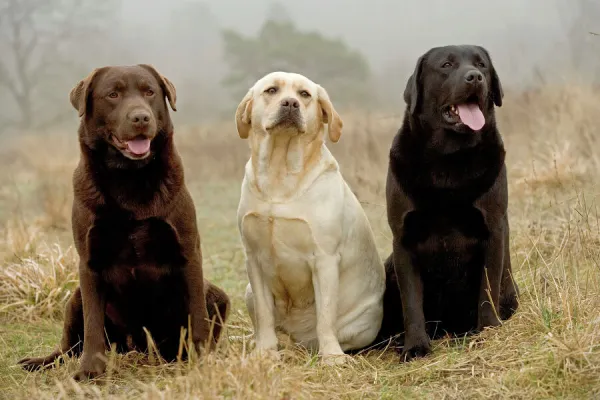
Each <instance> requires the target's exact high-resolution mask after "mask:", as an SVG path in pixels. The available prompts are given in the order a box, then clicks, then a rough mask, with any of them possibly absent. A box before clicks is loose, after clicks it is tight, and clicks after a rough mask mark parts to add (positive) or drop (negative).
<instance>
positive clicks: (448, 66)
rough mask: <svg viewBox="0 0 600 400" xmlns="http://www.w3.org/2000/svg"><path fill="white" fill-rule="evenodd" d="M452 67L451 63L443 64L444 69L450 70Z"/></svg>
mask: <svg viewBox="0 0 600 400" xmlns="http://www.w3.org/2000/svg"><path fill="white" fill-rule="evenodd" d="M451 66H452V63H451V62H450V61H446V62H445V63H444V64H442V68H450V67H451Z"/></svg>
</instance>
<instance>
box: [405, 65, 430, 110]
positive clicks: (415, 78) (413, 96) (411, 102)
mask: <svg viewBox="0 0 600 400" xmlns="http://www.w3.org/2000/svg"><path fill="white" fill-rule="evenodd" d="M425 56H426V54H424V55H422V56H421V57H419V59H418V60H417V65H416V66H415V71H414V72H413V74H412V75H411V76H410V77H409V78H408V81H407V82H406V88H405V89H404V101H405V102H406V105H407V106H408V109H409V111H410V113H411V114H413V115H414V114H415V112H416V111H417V107H418V105H419V101H420V100H421V94H422V91H423V85H422V82H421V71H422V70H423V63H424V62H425Z"/></svg>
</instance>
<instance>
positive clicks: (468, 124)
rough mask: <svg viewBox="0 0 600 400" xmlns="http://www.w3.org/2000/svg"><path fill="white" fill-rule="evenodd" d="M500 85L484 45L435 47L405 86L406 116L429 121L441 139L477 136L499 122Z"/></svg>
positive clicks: (420, 60) (427, 125)
mask: <svg viewBox="0 0 600 400" xmlns="http://www.w3.org/2000/svg"><path fill="white" fill-rule="evenodd" d="M502 97H503V92H502V86H501V84H500V79H499V78H498V74H497V73H496V70H495V69H494V65H493V64H492V60H491V58H490V55H489V54H488V52H487V50H486V49H484V48H483V47H480V46H471V45H463V46H444V47H435V48H432V49H431V50H429V51H428V52H427V53H425V54H424V55H422V56H421V57H420V58H419V60H418V61H417V65H416V68H415V71H414V73H413V74H412V75H411V77H410V78H409V79H408V82H407V85H406V89H405V91H404V100H405V101H406V104H407V109H406V112H407V115H409V116H411V117H415V118H417V119H418V120H419V121H420V122H421V123H422V124H425V125H426V127H427V128H428V129H427V130H429V131H431V132H432V133H433V134H434V135H446V136H450V138H449V137H444V138H442V137H438V138H437V139H439V140H444V139H454V140H457V141H466V142H473V141H477V140H476V138H475V137H474V135H477V133H478V132H479V131H481V130H483V129H484V127H486V125H488V126H491V125H493V124H495V116H494V105H496V106H498V107H500V106H501V105H502Z"/></svg>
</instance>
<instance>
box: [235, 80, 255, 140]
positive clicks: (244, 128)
mask: <svg viewBox="0 0 600 400" xmlns="http://www.w3.org/2000/svg"><path fill="white" fill-rule="evenodd" d="M252 94H253V91H252V89H250V90H248V93H246V95H245V96H244V98H243V99H242V101H240V104H238V106H237V110H236V111H235V126H236V127H237V131H238V135H240V137H241V138H242V139H247V138H248V135H249V134H250V128H251V127H252V117H251V115H252Z"/></svg>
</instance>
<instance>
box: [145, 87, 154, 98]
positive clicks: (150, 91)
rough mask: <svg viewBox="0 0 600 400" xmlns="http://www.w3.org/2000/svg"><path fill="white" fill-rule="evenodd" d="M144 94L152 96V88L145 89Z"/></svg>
mask: <svg viewBox="0 0 600 400" xmlns="http://www.w3.org/2000/svg"><path fill="white" fill-rule="evenodd" d="M146 96H148V97H150V96H154V91H153V90H152V89H148V90H146Z"/></svg>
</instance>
